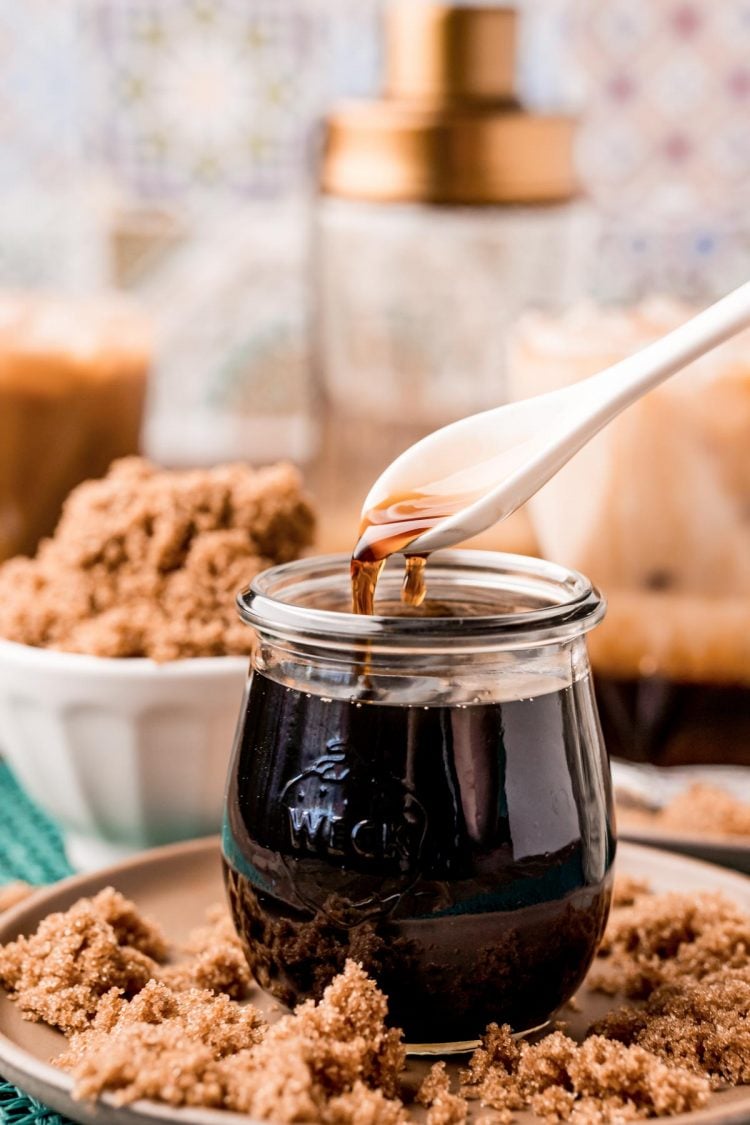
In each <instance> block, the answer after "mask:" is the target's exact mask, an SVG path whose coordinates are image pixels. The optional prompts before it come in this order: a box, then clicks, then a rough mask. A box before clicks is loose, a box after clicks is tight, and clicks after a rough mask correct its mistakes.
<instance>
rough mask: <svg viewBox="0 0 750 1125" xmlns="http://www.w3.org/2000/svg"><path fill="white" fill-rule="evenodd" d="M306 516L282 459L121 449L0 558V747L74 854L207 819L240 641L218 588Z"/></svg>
mask: <svg viewBox="0 0 750 1125" xmlns="http://www.w3.org/2000/svg"><path fill="white" fill-rule="evenodd" d="M313 526H314V517H313V513H312V510H311V508H310V505H309V502H308V500H307V498H306V497H305V495H304V493H303V490H302V484H301V480H300V477H299V475H298V473H297V471H296V470H295V469H294V468H293V467H292V466H290V465H285V464H280V465H274V466H270V467H268V468H263V469H257V470H256V469H252V468H250V467H248V466H247V465H244V464H229V465H220V466H217V467H215V468H212V469H200V470H187V471H179V472H177V471H165V470H161V469H159V468H157V467H156V466H154V465H152V464H150V463H149V462H147V461H145V460H143V459H141V458H136V457H133V458H127V459H124V460H121V461H117V462H115V463H114V464H113V465H112V467H111V469H110V471H109V473H108V474H107V475H106V476H105V477H104V478H102V479H101V480H92V481H87V482H86V483H84V484H82V485H80V486H79V487H78V488H76V489H74V491H73V492H72V493H71V494H70V496H69V497H68V499H67V501H66V503H65V505H64V508H63V512H62V516H61V519H60V522H59V524H58V526H57V529H56V531H55V534H54V536H53V537H52V538H50V539H47V540H44V541H43V542H42V544H41V545H40V547H39V549H38V551H37V554H36V556H35V557H34V558H26V557H20V556H19V557H17V558H13V559H10V560H9V561H7V562H6V563H4V564H2V566H0V752H2V754H3V755H5V757H6V759H7V761H8V762H9V764H10V766H11V768H12V769H13V770H14V772H15V773H16V775H17V777H18V778H19V780H20V781H21V783H22V784H23V785H24V786H25V788H26V789H27V791H28V792H29V793H30V795H31V796H32V797H33V798H34V799H35V800H36V801H37V802H38V803H39V804H40V805H41V806H42V808H44V809H45V810H46V811H47V812H49V813H50V814H52V815H53V816H54V817H55V818H56V819H57V820H58V822H59V823H60V824H61V826H62V827H63V829H64V831H65V837H66V847H67V850H68V854H69V857H70V859H71V861H72V862H73V864H74V865H75V866H78V867H83V868H91V867H95V866H99V865H101V864H102V863H106V862H111V861H113V860H115V859H117V858H119V857H121V856H123V855H126V854H128V853H129V852H131V851H134V850H138V849H141V848H143V847H149V846H152V845H156V844H162V843H166V842H170V841H173V840H179V839H185V838H188V837H191V836H195V835H201V834H206V833H209V832H212V831H216V830H217V828H218V825H219V823H220V816H221V803H222V793H223V787H224V780H225V774H226V768H227V762H228V757H229V752H230V749H231V745H232V738H233V733H234V727H235V723H236V718H237V711H238V707H239V704H240V701H241V698H242V692H243V689H244V685H245V681H246V677H247V664H248V657H249V655H250V647H251V640H250V638H249V636H248V630H246V629H245V628H244V627H243V626H242V624H241V623H240V622H239V621H238V620H237V618H236V611H235V608H234V598H235V595H236V592H237V590H239V589H240V588H241V587H243V586H245V585H247V583H248V582H249V581H250V580H251V579H252V578H253V577H254V575H255V574H256V573H258V572H259V571H261V570H263V569H264V568H266V567H267V566H269V565H271V564H273V563H277V562H282V561H287V560H290V559H293V558H295V557H296V556H297V555H298V554H299V553H300V552H301V551H302V550H303V549H304V548H305V547H307V546H308V545H309V543H310V542H311V539H312V534H313Z"/></svg>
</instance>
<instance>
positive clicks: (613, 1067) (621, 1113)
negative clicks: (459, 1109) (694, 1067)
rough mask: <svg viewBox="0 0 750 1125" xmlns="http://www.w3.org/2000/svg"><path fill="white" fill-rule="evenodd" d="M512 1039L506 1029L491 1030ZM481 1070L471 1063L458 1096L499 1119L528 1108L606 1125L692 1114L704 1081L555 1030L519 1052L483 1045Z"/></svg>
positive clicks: (620, 1047)
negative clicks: (476, 1101)
mask: <svg viewBox="0 0 750 1125" xmlns="http://www.w3.org/2000/svg"><path fill="white" fill-rule="evenodd" d="M498 1032H500V1033H501V1034H503V1033H504V1036H505V1037H506V1038H509V1037H510V1029H509V1028H504V1029H497V1028H494V1029H493V1030H492V1034H493V1035H494V1036H497V1034H498ZM479 1050H480V1052H481V1055H480V1062H479V1065H478V1066H476V1065H474V1066H473V1065H472V1064H474V1063H475V1060H474V1059H472V1061H471V1063H470V1065H469V1071H468V1072H467V1073H465V1074H464V1085H463V1086H462V1093H463V1094H465V1096H466V1097H469V1098H478V1099H479V1100H480V1101H481V1102H482V1104H483V1105H486V1106H489V1107H491V1108H493V1109H496V1110H499V1111H500V1113H501V1117H502V1120H504V1121H509V1120H511V1119H512V1111H513V1110H516V1109H520V1108H522V1107H526V1106H529V1107H530V1108H531V1109H532V1110H533V1111H534V1112H535V1113H537V1114H539V1116H541V1117H543V1118H544V1119H545V1120H546V1121H550V1122H555V1121H573V1122H575V1123H576V1125H584V1123H585V1125H606V1123H608V1122H610V1121H614V1120H616V1121H618V1122H620V1121H628V1120H636V1119H638V1118H643V1117H657V1116H662V1115H665V1114H675V1113H683V1112H687V1111H689V1110H691V1109H696V1108H698V1107H699V1106H701V1105H703V1104H705V1102H706V1101H707V1099H708V1095H709V1091H710V1086H709V1082H708V1080H707V1079H706V1078H705V1077H703V1076H701V1075H698V1074H694V1073H692V1072H691V1071H690V1070H688V1069H687V1068H684V1067H679V1066H675V1065H671V1064H669V1063H667V1062H665V1061H664V1060H662V1059H660V1058H658V1057H657V1056H656V1055H654V1054H653V1053H652V1052H650V1051H648V1050H646V1049H644V1048H643V1047H638V1046H632V1045H631V1046H626V1045H624V1044H623V1043H620V1042H614V1041H612V1040H610V1039H606V1038H604V1037H602V1036H601V1035H592V1036H590V1037H589V1038H587V1039H586V1040H584V1042H583V1043H580V1044H579V1043H576V1042H575V1040H573V1039H570V1038H568V1037H567V1036H566V1035H563V1034H562V1032H559V1031H555V1032H552V1034H550V1035H546V1036H545V1037H544V1038H543V1039H542V1040H540V1042H538V1043H535V1044H529V1043H521V1044H520V1046H519V1047H518V1051H517V1055H516V1056H515V1057H514V1055H513V1054H507V1053H505V1052H502V1053H501V1055H500V1057H498V1058H496V1059H495V1060H494V1061H489V1062H488V1056H489V1057H490V1058H491V1057H492V1055H493V1053H494V1052H493V1047H492V1044H489V1049H488V1044H487V1042H486V1041H485V1042H484V1043H483V1045H482V1047H481V1048H480V1049H479Z"/></svg>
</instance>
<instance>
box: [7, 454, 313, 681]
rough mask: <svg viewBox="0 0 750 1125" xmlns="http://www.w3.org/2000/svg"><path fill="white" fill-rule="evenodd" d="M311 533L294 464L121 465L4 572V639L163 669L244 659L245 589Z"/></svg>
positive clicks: (247, 636) (131, 461)
mask: <svg viewBox="0 0 750 1125" xmlns="http://www.w3.org/2000/svg"><path fill="white" fill-rule="evenodd" d="M313 525H314V518H313V514H312V510H311V508H310V505H309V503H308V501H307V499H306V498H305V496H304V495H303V492H302V488H301V481H300V477H299V474H298V473H297V471H296V470H295V469H294V468H293V467H292V466H291V465H286V464H280V465H275V466H271V467H269V468H264V469H252V468H250V467H249V466H247V465H244V464H230V465H220V466H218V467H216V468H213V469H200V470H190V471H180V472H176V471H175V472H171V471H166V470H160V469H158V468H156V467H155V466H154V465H152V464H150V463H149V462H148V461H145V460H143V459H141V458H137V457H131V458H125V459H123V460H120V461H116V462H115V463H114V464H113V465H112V467H111V468H110V471H109V473H108V474H107V476H105V477H104V478H102V479H101V480H91V481H87V482H85V483H84V484H82V485H79V487H78V488H76V489H74V491H73V492H71V494H70V496H69V497H68V499H67V501H66V502H65V505H64V508H63V513H62V517H61V519H60V522H59V524H58V526H57V530H56V531H55V534H54V537H53V538H51V539H47V540H45V541H44V542H43V543H42V544H41V545H40V547H39V550H38V552H37V555H36V557H35V558H33V559H27V558H22V557H18V558H15V559H11V560H9V561H8V562H6V563H4V564H3V565H2V566H0V636H3V637H5V638H7V639H9V640H12V641H17V642H20V643H22V644H27V645H35V646H39V647H43V648H55V649H61V650H63V651H66V652H79V653H90V654H93V655H95V656H111V657H137V656H150V657H152V658H153V659H155V660H159V661H166V660H176V659H180V658H185V657H198V656H222V655H231V654H245V653H248V652H249V651H250V647H251V631H250V630H249V629H247V627H246V626H244V625H242V624H241V623H240V622H239V620H238V619H237V615H236V610H235V605H234V599H235V596H236V594H237V592H238V590H240V589H241V588H242V587H243V586H246V585H247V584H248V582H249V581H250V580H251V579H252V578H253V577H254V576H255V575H256V574H257V573H258V572H259V571H260V570H262V569H264V568H265V567H267V566H269V565H271V564H273V563H279V562H286V561H288V560H290V559H293V558H295V557H296V556H297V555H298V554H299V553H300V551H302V550H303V549H304V548H305V547H307V546H308V545H309V544H310V542H311V540H312V533H313Z"/></svg>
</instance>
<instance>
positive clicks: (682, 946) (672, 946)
mask: <svg viewBox="0 0 750 1125" xmlns="http://www.w3.org/2000/svg"><path fill="white" fill-rule="evenodd" d="M597 956H598V958H599V963H598V964H597V965H596V966H595V968H594V969H593V970H592V971H591V973H590V974H589V977H588V983H589V986H590V987H593V988H596V989H598V990H599V991H601V992H606V993H608V994H610V995H615V994H616V993H617V992H622V993H624V994H625V995H626V996H628V997H630V998H631V999H639V1000H641V999H647V998H648V996H650V995H651V993H652V992H653V991H654V990H655V989H656V988H658V987H659V986H660V985H663V984H668V983H674V982H677V981H680V980H682V979H692V980H702V979H704V978H705V977H707V976H709V975H710V974H712V973H716V972H727V971H729V970H738V969H739V970H742V969H747V967H748V965H749V964H750V917H749V916H748V915H747V914H745V913H744V912H743V911H742V910H740V909H739V908H738V907H737V906H735V905H734V903H732V902H731V901H730V900H729V899H727V898H725V897H724V896H723V895H721V894H693V895H689V894H662V895H646V896H643V897H640V898H638V899H637V900H636V901H635V902H634V903H633V904H632V905H630V906H626V907H624V908H622V909H619V910H615V911H613V912H612V916H611V918H610V922H609V925H608V927H607V930H606V932H605V934H604V937H603V939H602V942H601V944H600V947H599V952H598V954H597Z"/></svg>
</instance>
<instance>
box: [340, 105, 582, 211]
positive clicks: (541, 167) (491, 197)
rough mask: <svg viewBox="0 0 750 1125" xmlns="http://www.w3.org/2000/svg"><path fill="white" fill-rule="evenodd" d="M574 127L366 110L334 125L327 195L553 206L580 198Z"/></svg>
mask: <svg viewBox="0 0 750 1125" xmlns="http://www.w3.org/2000/svg"><path fill="white" fill-rule="evenodd" d="M573 131H574V122H573V121H572V120H571V119H570V118H568V117H552V116H541V115H536V114H527V113H523V112H521V111H519V110H495V111H486V112H483V113H476V112H467V111H466V110H463V109H458V108H457V109H430V108H425V107H420V106H416V105H410V104H408V103H405V102H395V101H394V102H389V101H385V100H384V101H374V102H359V103H351V105H348V106H341V107H339V109H338V110H337V111H336V112H335V113H333V114H332V115H331V116H330V117H329V119H328V126H327V133H326V141H325V150H324V159H323V168H322V176H321V182H322V188H323V191H325V192H329V193H330V194H332V195H339V196H345V197H348V198H350V199H368V200H373V201H381V202H396V201H399V200H400V201H403V202H417V201H425V202H431V203H553V202H556V201H560V200H564V199H568V198H570V196H571V195H573V194H574V192H575V175H574V170H573V161H572V139H573Z"/></svg>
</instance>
